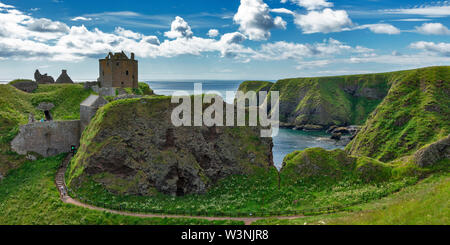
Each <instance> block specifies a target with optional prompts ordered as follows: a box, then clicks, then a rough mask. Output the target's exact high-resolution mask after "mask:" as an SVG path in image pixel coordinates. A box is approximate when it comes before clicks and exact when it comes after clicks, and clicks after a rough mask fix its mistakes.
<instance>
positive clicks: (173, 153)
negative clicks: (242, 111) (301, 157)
mask: <svg viewBox="0 0 450 245" xmlns="http://www.w3.org/2000/svg"><path fill="white" fill-rule="evenodd" d="M176 106H177V104H172V103H171V102H170V97H164V96H162V97H148V98H142V99H125V100H118V101H114V102H111V103H109V104H107V105H106V106H104V107H103V108H101V109H99V111H98V112H97V114H96V116H95V117H94V118H93V119H92V121H91V124H90V125H89V126H88V128H87V129H86V130H85V131H84V133H83V136H82V139H81V146H80V149H79V151H78V153H77V155H76V156H75V158H74V159H73V161H72V163H71V168H70V171H69V180H68V183H69V185H70V186H71V187H73V188H77V187H78V186H80V185H81V184H83V183H84V182H85V181H91V180H93V181H95V182H97V183H101V184H103V185H104V186H105V187H106V188H107V189H108V190H110V191H112V192H114V193H116V194H133V195H153V194H154V193H156V192H161V193H165V194H171V195H184V194H189V193H204V192H206V191H207V189H208V188H209V187H210V186H211V185H213V184H214V183H216V182H217V181H218V180H220V179H222V178H224V177H227V176H230V175H234V174H252V173H253V172H254V171H255V170H258V169H273V168H274V165H273V161H272V146H273V144H272V140H271V138H260V130H259V128H258V127H205V126H204V127H183V126H182V127H175V126H173V125H172V123H171V114H172V110H173V109H174V108H175V107H176Z"/></svg>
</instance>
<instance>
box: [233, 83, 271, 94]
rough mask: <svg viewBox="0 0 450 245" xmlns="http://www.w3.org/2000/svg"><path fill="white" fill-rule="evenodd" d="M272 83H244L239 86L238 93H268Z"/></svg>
mask: <svg viewBox="0 0 450 245" xmlns="http://www.w3.org/2000/svg"><path fill="white" fill-rule="evenodd" d="M273 84H274V83H272V82H265V81H245V82H243V83H241V85H239V88H238V91H242V92H244V93H247V92H248V91H255V92H256V93H258V92H259V91H269V90H270V88H271V87H272V86H273Z"/></svg>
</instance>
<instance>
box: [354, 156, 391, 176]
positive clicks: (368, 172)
mask: <svg viewBox="0 0 450 245" xmlns="http://www.w3.org/2000/svg"><path fill="white" fill-rule="evenodd" d="M391 171H392V167H391V166H390V165H388V164H386V163H383V162H380V161H377V160H375V159H372V158H368V157H359V158H358V160H357V162H356V173H357V175H358V177H359V178H360V179H362V180H364V181H365V182H382V181H387V180H389V179H390V178H391V175H392V173H391Z"/></svg>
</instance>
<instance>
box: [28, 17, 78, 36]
mask: <svg viewBox="0 0 450 245" xmlns="http://www.w3.org/2000/svg"><path fill="white" fill-rule="evenodd" d="M23 23H24V24H26V25H27V27H28V29H29V30H30V31H35V32H55V33H58V32H59V33H66V32H68V31H69V27H68V26H67V25H66V24H64V23H62V22H59V21H52V20H49V19H46V18H41V19H31V20H30V21H24V22H23Z"/></svg>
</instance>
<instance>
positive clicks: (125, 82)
mask: <svg viewBox="0 0 450 245" xmlns="http://www.w3.org/2000/svg"><path fill="white" fill-rule="evenodd" d="M99 63H100V76H99V78H98V81H99V82H100V86H101V87H106V88H111V87H113V88H137V87H138V81H139V80H138V61H137V60H135V59H134V53H131V57H130V58H128V57H127V55H126V54H125V53H124V52H123V51H122V52H120V53H115V54H113V53H111V52H110V53H109V54H108V56H106V58H105V59H101V60H99Z"/></svg>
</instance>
